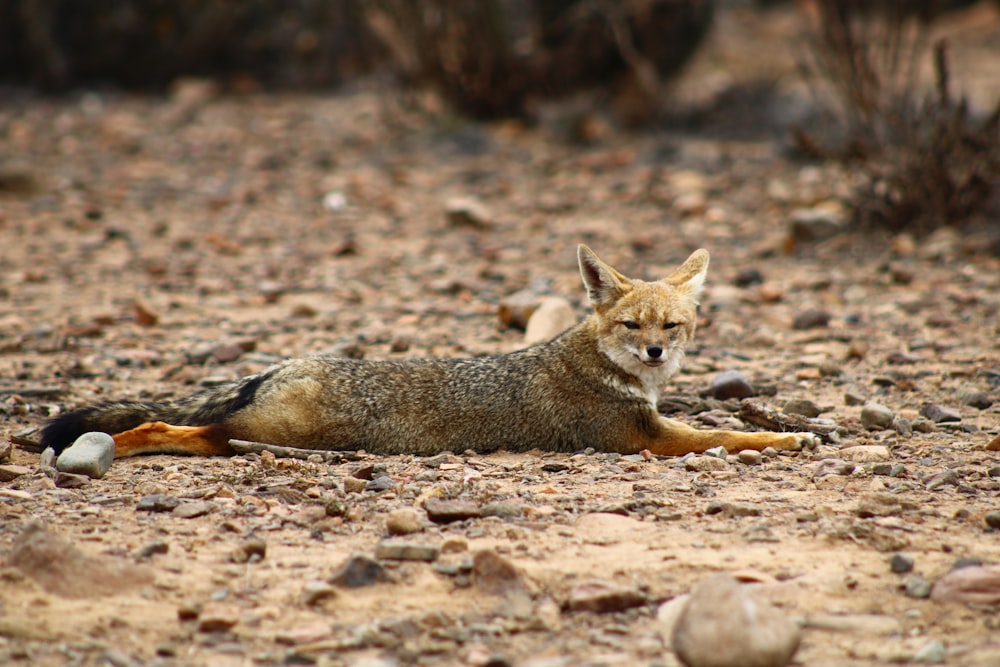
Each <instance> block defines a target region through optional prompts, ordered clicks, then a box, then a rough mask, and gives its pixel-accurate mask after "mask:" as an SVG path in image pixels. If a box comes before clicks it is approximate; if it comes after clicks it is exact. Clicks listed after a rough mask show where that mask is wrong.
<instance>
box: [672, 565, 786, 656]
mask: <svg viewBox="0 0 1000 667" xmlns="http://www.w3.org/2000/svg"><path fill="white" fill-rule="evenodd" d="M801 638H802V629H801V627H800V626H799V624H798V623H797V622H796V621H795V620H794V619H793V618H791V617H790V616H788V615H787V614H786V613H785V612H783V611H781V610H779V609H778V608H776V607H774V606H773V605H771V604H770V603H768V602H767V601H765V600H763V599H759V598H756V597H754V596H752V594H751V593H750V592H749V591H747V590H746V588H745V587H744V586H742V585H741V584H740V583H739V582H738V581H737V580H736V579H734V578H733V577H732V576H730V575H728V574H717V575H713V576H711V577H709V578H708V579H705V580H704V581H702V582H701V583H700V584H699V585H698V586H697V587H695V589H694V590H693V591H692V593H691V597H690V599H689V600H688V601H687V603H686V604H685V605H684V607H683V609H682V610H681V612H680V615H679V617H678V618H677V622H676V624H675V625H674V629H673V633H672V636H671V643H672V645H673V649H674V653H676V654H677V657H678V658H679V659H680V661H681V662H682V663H683V664H684V665H687V667H784V666H785V665H787V664H788V663H789V662H790V661H791V659H792V656H793V655H795V652H796V651H797V650H798V647H799V642H800V641H801Z"/></svg>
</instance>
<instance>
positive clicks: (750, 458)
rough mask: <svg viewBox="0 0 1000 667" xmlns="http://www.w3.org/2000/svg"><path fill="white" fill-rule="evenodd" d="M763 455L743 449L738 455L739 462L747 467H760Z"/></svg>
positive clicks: (752, 450)
mask: <svg viewBox="0 0 1000 667" xmlns="http://www.w3.org/2000/svg"><path fill="white" fill-rule="evenodd" d="M763 458H764V455H763V454H761V453H760V452H758V451H757V450H755V449H744V450H741V451H740V453H739V459H740V462H741V463H743V464H745V465H748V466H756V465H760V462H761V460H763Z"/></svg>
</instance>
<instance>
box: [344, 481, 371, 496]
mask: <svg viewBox="0 0 1000 667" xmlns="http://www.w3.org/2000/svg"><path fill="white" fill-rule="evenodd" d="M366 486H368V482H367V481H366V480H363V479H358V478H357V477H345V478H344V493H361V492H362V491H364V490H365V487H366Z"/></svg>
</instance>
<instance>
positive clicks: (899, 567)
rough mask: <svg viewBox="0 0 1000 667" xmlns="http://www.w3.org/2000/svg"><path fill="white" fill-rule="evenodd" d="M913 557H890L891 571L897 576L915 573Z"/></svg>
mask: <svg viewBox="0 0 1000 667" xmlns="http://www.w3.org/2000/svg"><path fill="white" fill-rule="evenodd" d="M913 565H914V561H913V557H912V556H907V555H906V554H893V555H892V556H890V557H889V569H890V570H892V571H893V572H895V573H896V574H906V573H907V572H912V571H913Z"/></svg>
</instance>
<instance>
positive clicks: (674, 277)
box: [664, 248, 708, 299]
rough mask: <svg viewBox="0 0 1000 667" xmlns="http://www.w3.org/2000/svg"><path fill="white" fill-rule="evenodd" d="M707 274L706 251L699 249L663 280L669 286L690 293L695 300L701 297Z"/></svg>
mask: <svg viewBox="0 0 1000 667" xmlns="http://www.w3.org/2000/svg"><path fill="white" fill-rule="evenodd" d="M707 274H708V251H707V250H705V249H704V248H699V249H698V250H695V251H694V252H693V253H691V256H690V257H688V258H687V260H685V262H684V263H683V264H681V265H680V266H679V267H677V269H676V270H675V271H674V272H673V273H671V274H670V275H669V276H667V277H666V278H665V279H664V280H665V281H666V282H668V283H670V284H671V285H675V286H677V287H680V288H683V289H686V290H688V291H690V292H691V293H692V294H693V295H694V298H695V299H698V298H700V297H701V293H702V290H703V289H704V287H705V276H706V275H707Z"/></svg>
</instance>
